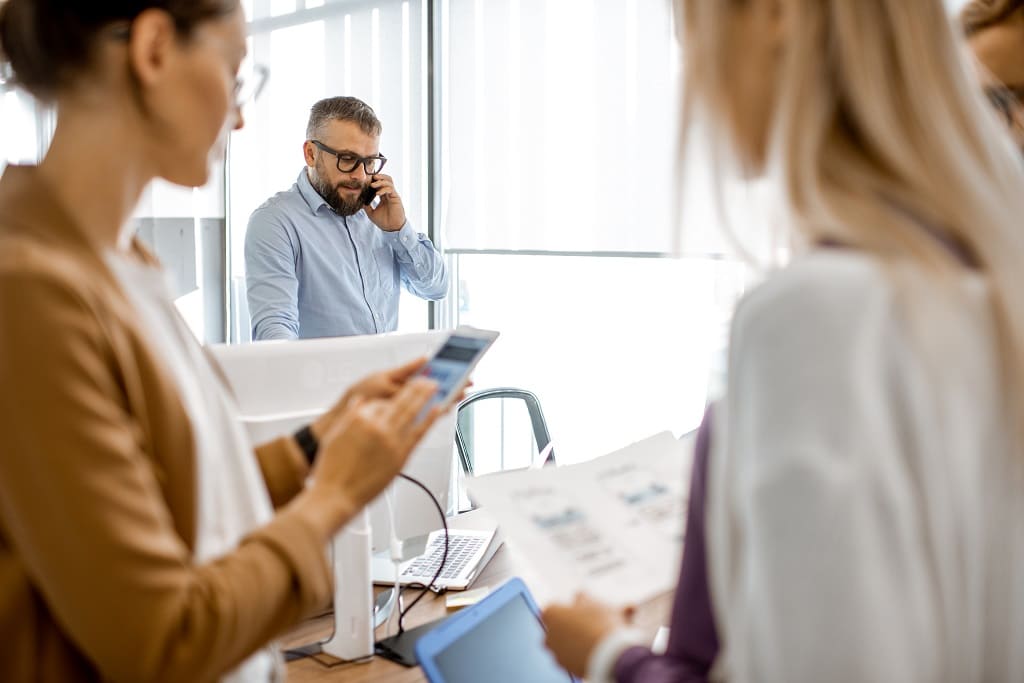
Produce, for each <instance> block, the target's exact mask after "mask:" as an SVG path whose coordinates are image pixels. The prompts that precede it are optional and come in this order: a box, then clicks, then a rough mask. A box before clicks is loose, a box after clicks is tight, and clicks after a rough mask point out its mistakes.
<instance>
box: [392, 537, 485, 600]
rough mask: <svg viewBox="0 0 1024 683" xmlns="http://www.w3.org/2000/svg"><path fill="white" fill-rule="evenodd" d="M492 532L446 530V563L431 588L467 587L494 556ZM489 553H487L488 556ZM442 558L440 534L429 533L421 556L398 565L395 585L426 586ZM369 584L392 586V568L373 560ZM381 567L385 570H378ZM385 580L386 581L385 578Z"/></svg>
mask: <svg viewBox="0 0 1024 683" xmlns="http://www.w3.org/2000/svg"><path fill="white" fill-rule="evenodd" d="M493 540H494V530H491V531H475V530H468V529H450V530H449V532H448V560H447V561H446V562H445V565H444V569H443V570H442V572H441V575H440V576H439V577H438V579H437V581H436V583H435V585H436V586H438V587H439V588H447V589H452V590H462V589H465V588H468V587H469V584H470V583H472V581H473V579H475V578H476V575H477V574H478V573H479V571H480V570H481V569H483V566H484V565H485V564H486V563H487V560H489V559H490V557H491V555H493V554H494V550H496V549H497V548H491V547H490V546H491V544H492V541H493ZM488 551H490V552H488ZM443 556H444V531H443V530H441V531H434V532H431V534H430V536H429V537H428V538H427V547H426V550H425V551H424V552H423V554H422V555H420V556H419V557H414V558H412V559H411V560H408V561H406V562H403V563H402V564H401V565H399V583H401V584H402V585H406V584H410V583H422V584H423V585H429V584H430V581H431V579H433V578H434V574H436V573H437V569H438V567H439V566H440V564H441V558H442V557H443ZM373 562H374V568H373V580H374V581H375V582H385V583H386V582H393V581H394V573H395V570H394V565H393V564H392V563H391V562H390V561H389V560H387V559H386V558H383V557H381V556H380V555H378V556H375V557H374V558H373ZM382 563H384V564H386V566H380V565H381V564H382ZM385 577H388V578H385Z"/></svg>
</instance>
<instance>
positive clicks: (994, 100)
mask: <svg viewBox="0 0 1024 683" xmlns="http://www.w3.org/2000/svg"><path fill="white" fill-rule="evenodd" d="M960 24H961V27H962V28H963V31H964V34H966V36H967V44H968V45H970V47H971V52H973V53H974V57H975V59H976V60H977V62H978V65H979V66H980V67H981V72H982V73H981V79H982V81H983V84H984V88H985V94H986V95H987V96H988V99H989V102H990V103H991V104H992V106H993V107H995V109H996V111H998V112H999V116H1000V118H1002V119H1003V121H1004V122H1005V123H1006V127H1007V128H1009V130H1010V134H1011V135H1013V139H1014V141H1015V142H1016V143H1017V146H1018V147H1019V148H1020V149H1021V152H1022V153H1024V104H1022V101H1024V0H971V2H969V3H967V4H966V5H965V6H964V8H963V9H962V10H961V11H960Z"/></svg>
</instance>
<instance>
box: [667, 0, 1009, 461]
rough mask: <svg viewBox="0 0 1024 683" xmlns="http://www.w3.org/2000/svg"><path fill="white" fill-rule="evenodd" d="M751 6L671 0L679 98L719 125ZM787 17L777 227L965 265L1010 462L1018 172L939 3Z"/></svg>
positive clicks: (826, 7)
mask: <svg viewBox="0 0 1024 683" xmlns="http://www.w3.org/2000/svg"><path fill="white" fill-rule="evenodd" d="M747 1H749V0H677V10H678V11H679V12H680V14H679V16H680V17H681V18H682V22H681V24H680V28H679V30H680V32H681V35H680V39H681V41H682V44H683V48H684V55H685V58H686V61H685V76H686V83H685V85H684V92H686V93H688V94H689V95H690V96H691V98H695V99H696V100H697V101H698V104H699V105H700V106H702V107H704V108H705V109H707V110H708V111H709V112H710V113H711V114H712V115H713V117H714V118H716V119H719V120H720V119H723V118H726V119H727V118H728V117H723V116H714V115H715V114H721V113H723V112H724V110H723V108H724V107H727V106H728V104H727V102H728V98H727V97H725V92H726V90H725V89H726V88H728V87H729V84H728V83H727V82H726V79H725V78H724V74H723V64H724V62H725V56H726V55H725V52H724V51H725V50H728V49H729V46H728V45H725V43H726V42H727V41H726V40H725V35H726V31H725V29H726V27H727V26H728V23H727V22H728V21H729V20H730V14H731V13H734V12H736V11H737V8H738V7H740V6H742V5H743V4H745V2H747ZM785 11H786V12H787V15H786V17H785V19H786V29H787V33H786V42H785V48H784V54H783V56H782V57H781V63H780V67H779V78H778V83H777V91H776V100H775V101H776V103H777V104H776V106H775V111H774V114H773V121H772V124H773V125H772V133H771V138H770V150H769V159H768V164H769V169H770V170H771V172H772V174H773V176H774V177H776V178H777V179H778V180H779V183H780V186H781V189H782V192H783V200H784V204H785V209H786V212H787V214H788V216H787V217H788V218H789V219H790V220H789V221H788V224H789V225H790V226H792V227H793V228H794V230H795V235H796V237H797V238H799V239H800V240H801V241H802V242H804V243H806V244H819V243H823V242H838V243H841V244H844V245H848V246H850V247H854V248H857V249H859V250H861V251H863V252H867V253H871V254H874V255H876V256H877V257H878V258H880V259H882V260H883V261H886V262H893V261H897V260H899V261H904V262H906V261H908V260H909V261H910V262H917V263H920V264H922V265H924V266H925V267H927V268H929V269H933V270H935V271H936V272H939V273H944V274H951V273H952V272H954V271H955V270H956V269H958V268H960V267H962V266H961V263H960V262H959V261H958V260H957V257H956V252H959V253H961V254H963V255H965V256H966V259H967V260H968V261H969V262H970V264H971V266H972V267H974V268H976V269H977V271H978V272H980V273H981V274H982V275H983V276H984V277H985V278H986V280H987V281H988V282H989V284H990V287H991V292H992V305H993V309H994V310H993V313H994V315H995V319H996V321H997V325H998V330H999V339H998V343H999V347H1000V348H999V352H1000V357H1001V360H1002V364H1003V368H1004V373H1003V374H1004V377H1005V389H1006V392H1007V394H1006V398H1007V401H1008V405H1009V409H1010V411H1011V414H1010V415H1009V416H1008V417H1009V418H1011V424H1019V425H1022V427H1021V433H1020V434H1018V435H1016V438H1017V440H1018V449H1019V448H1020V446H1021V445H1022V444H1024V415H1022V414H1021V399H1019V398H1018V396H1020V395H1021V394H1024V222H1022V217H1024V168H1022V165H1021V161H1020V157H1019V155H1018V154H1016V153H1015V150H1014V148H1013V146H1012V144H1011V142H1010V140H1009V139H1008V137H1007V136H1006V135H1005V132H1004V131H1003V130H1002V129H1001V128H1000V127H999V124H998V122H997V121H996V120H995V117H994V115H993V114H992V113H991V112H990V111H989V109H988V107H987V106H986V104H985V102H984V100H983V97H982V94H981V88H980V85H979V84H978V83H977V82H976V81H975V79H974V77H973V76H972V73H971V71H970V70H969V67H968V66H967V63H966V60H965V59H964V57H963V49H962V46H961V44H960V43H959V41H958V40H957V39H956V37H955V36H954V33H953V30H952V26H951V23H950V20H949V18H948V17H947V15H946V12H945V9H944V7H943V3H942V2H941V1H940V0H785ZM693 107H694V104H693V101H692V100H691V101H687V103H686V106H685V107H684V117H683V126H684V131H683V135H682V136H681V137H682V138H683V139H686V135H687V128H688V127H689V125H690V122H691V120H692V118H693V116H692V114H693ZM718 132H719V134H720V135H721V133H722V132H723V131H718ZM923 226H927V227H923ZM950 246H953V247H954V250H952V251H951V250H950V248H949V247H950Z"/></svg>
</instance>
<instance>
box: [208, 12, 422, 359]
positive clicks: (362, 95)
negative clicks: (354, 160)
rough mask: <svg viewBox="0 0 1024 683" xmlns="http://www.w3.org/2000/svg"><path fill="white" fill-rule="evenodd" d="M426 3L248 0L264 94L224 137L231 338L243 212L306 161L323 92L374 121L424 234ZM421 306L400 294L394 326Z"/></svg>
mask: <svg viewBox="0 0 1024 683" xmlns="http://www.w3.org/2000/svg"><path fill="white" fill-rule="evenodd" d="M426 2H427V0H412V1H409V0H406V1H402V0H377V1H376V2H372V1H371V2H351V1H350V0H334V1H331V0H327V1H326V2H316V3H314V2H311V0H305V2H303V1H302V0H299V1H298V2H296V1H295V0H290V1H285V0H273V1H267V0H249V1H248V2H246V3H245V9H246V13H247V16H248V17H249V18H250V19H251V21H250V24H249V33H250V38H249V51H250V55H251V58H252V59H253V60H254V61H256V62H257V63H260V64H265V65H268V66H269V67H270V80H269V81H268V83H267V87H266V88H265V89H264V92H263V95H262V96H261V97H260V98H259V99H258V100H257V101H256V102H255V103H253V104H252V105H250V107H249V108H247V109H246V112H245V113H246V126H245V128H244V129H242V130H241V131H239V132H237V133H235V134H234V135H233V136H232V141H231V148H230V151H229V157H228V165H229V169H230V172H229V175H228V178H229V180H228V201H229V216H230V217H229V249H230V282H231V291H230V298H231V310H232V316H231V317H232V321H231V336H232V340H233V341H245V340H248V338H249V322H248V307H247V305H246V302H245V258H244V245H245V231H246V226H247V224H248V221H249V215H250V214H251V213H252V212H253V210H255V209H256V208H257V207H258V206H259V205H260V204H262V203H263V202H264V201H265V200H266V199H267V198H269V197H271V196H272V195H273V194H275V193H277V192H281V191H283V190H287V189H288V188H289V187H291V185H292V184H293V183H294V182H295V180H296V178H297V177H298V174H299V173H300V171H302V169H303V168H305V162H304V160H303V158H302V143H303V141H304V140H305V132H306V123H307V121H308V118H309V109H310V107H311V106H312V105H313V103H314V102H316V101H317V100H320V99H322V98H324V97H333V96H336V95H352V96H355V97H358V98H359V99H361V100H363V101H365V102H366V103H368V104H369V105H370V106H371V107H373V108H374V110H375V111H376V112H377V116H378V118H380V120H381V123H382V124H383V127H384V131H383V133H382V135H381V152H382V153H383V154H384V155H385V156H387V157H388V167H387V173H388V174H390V175H392V176H393V177H394V178H395V184H396V187H397V188H398V191H399V193H401V195H402V201H403V203H404V204H405V208H406V212H407V215H408V217H409V222H410V223H411V224H412V225H413V226H414V227H415V229H416V230H418V231H420V232H427V210H426V202H427V195H426V187H427V153H426V139H427V135H426V120H427V119H426V94H425V85H424V84H425V81H426V76H425V73H426V72H425V69H426V66H425V65H426V63H427V59H426V56H425V50H426V39H425V35H426V21H425V14H426V10H425V7H426ZM427 322H428V321H427V303H426V302H425V301H422V300H420V299H417V298H416V297H413V296H411V295H409V294H407V293H405V292H404V291H403V294H402V299H401V303H400V310H399V329H400V330H416V329H425V328H426V327H427Z"/></svg>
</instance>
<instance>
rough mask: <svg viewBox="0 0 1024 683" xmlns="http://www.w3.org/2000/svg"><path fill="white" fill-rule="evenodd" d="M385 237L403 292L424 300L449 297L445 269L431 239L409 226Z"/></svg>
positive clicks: (407, 224)
mask: <svg viewBox="0 0 1024 683" xmlns="http://www.w3.org/2000/svg"><path fill="white" fill-rule="evenodd" d="M388 237H389V239H390V240H391V248H392V250H393V251H394V253H395V260H396V261H397V262H398V268H399V272H400V273H401V278H402V282H403V283H404V284H405V287H406V289H408V290H409V291H410V292H412V293H413V294H415V295H416V296H418V297H420V298H423V299H430V300H432V301H437V300H438V299H443V298H444V297H445V296H446V295H447V294H448V268H447V267H446V266H445V262H444V258H443V257H442V256H441V254H440V252H438V250H437V248H436V247H434V244H433V242H431V241H430V238H429V237H427V236H426V235H424V234H423V233H418V232H416V231H415V230H414V229H413V228H412V226H411V225H410V224H409V223H408V222H406V224H405V225H404V226H402V229H401V230H399V231H397V232H392V233H389V235H388Z"/></svg>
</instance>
